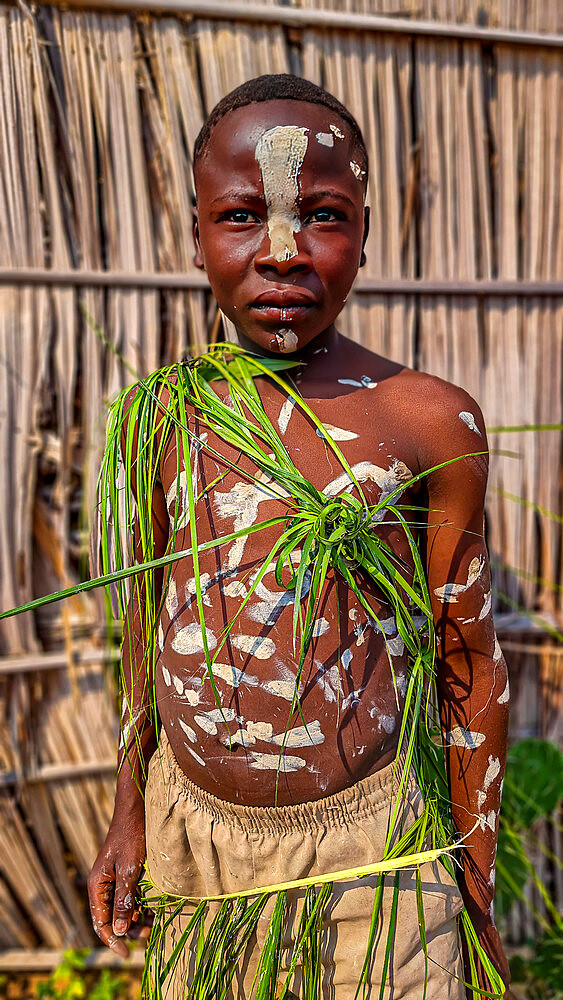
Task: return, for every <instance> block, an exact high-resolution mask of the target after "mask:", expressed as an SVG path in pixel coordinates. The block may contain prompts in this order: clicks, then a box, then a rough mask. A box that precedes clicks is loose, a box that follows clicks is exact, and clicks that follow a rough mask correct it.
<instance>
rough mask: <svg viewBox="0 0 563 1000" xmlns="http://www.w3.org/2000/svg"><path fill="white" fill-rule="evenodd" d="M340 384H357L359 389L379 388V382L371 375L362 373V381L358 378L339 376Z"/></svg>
mask: <svg viewBox="0 0 563 1000" xmlns="http://www.w3.org/2000/svg"><path fill="white" fill-rule="evenodd" d="M338 381H339V383H340V385H355V386H357V388H358V389H377V386H378V383H377V382H374V381H373V379H371V378H370V377H369V375H360V381H359V382H358V380H357V379H356V378H339V379H338Z"/></svg>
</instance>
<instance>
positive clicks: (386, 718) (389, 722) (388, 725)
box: [379, 715, 397, 735]
mask: <svg viewBox="0 0 563 1000" xmlns="http://www.w3.org/2000/svg"><path fill="white" fill-rule="evenodd" d="M396 725H397V720H396V719H394V718H393V716H392V715H381V716H380V717H379V728H380V729H384V730H385V732H386V733H389V735H391V733H392V732H393V731H394V729H395V726H396Z"/></svg>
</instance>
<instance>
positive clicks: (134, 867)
mask: <svg viewBox="0 0 563 1000" xmlns="http://www.w3.org/2000/svg"><path fill="white" fill-rule="evenodd" d="M151 513H152V525H153V539H154V557H155V558H158V557H159V556H162V555H164V553H165V550H166V545H167V541H168V517H167V510H166V500H165V497H164V492H163V490H162V486H161V485H160V483H157V484H156V485H155V489H154V493H153V497H152V508H151ZM134 532H135V558H136V560H137V561H141V560H142V558H143V555H142V548H141V544H140V539H139V531H138V525H135V526H134ZM154 583H155V586H154V595H151V599H152V600H154V601H155V602H157V603H158V601H159V599H160V593H161V590H162V572H160V573H156V574H155V581H154ZM145 601H146V580H145V576H144V574H140V575H139V576H137V577H132V578H131V594H130V598H129V604H128V607H127V613H126V616H125V622H124V630H123V644H122V651H121V653H122V661H121V672H122V673H121V679H122V686H123V703H122V718H121V741H120V746H119V751H118V776H117V786H116V793H115V804H114V812H113V817H112V820H111V823H110V827H109V830H108V833H107V836H106V839H105V841H104V844H103V845H102V848H101V850H100V852H99V854H98V856H97V858H96V861H95V862H94V866H93V868H92V872H91V874H90V877H89V879H88V896H89V901H90V912H91V915H92V922H93V926H94V930H95V932H96V934H97V935H98V937H99V938H100V940H101V941H102V942H103V943H104V944H105V945H107V946H108V947H110V948H112V949H113V950H114V951H115V952H116V953H117V954H119V955H121V956H122V957H125V956H126V955H127V948H126V945H125V942H124V941H123V940H120V938H122V937H123V936H124V935H126V934H128V933H129V932H130V931H131V932H132V933H134V931H135V928H134V927H133V928H132V921H135V920H136V917H137V914H136V911H135V893H136V889H137V885H138V881H139V876H140V873H141V869H142V866H143V863H144V860H145V813H144V794H143V792H144V787H145V781H146V773H147V767H148V762H149V759H150V757H151V755H152V754H153V752H154V750H155V748H156V739H155V730H154V724H153V722H152V720H151V711H150V698H151V689H152V678H151V677H147V666H146V661H145V656H144V653H145V649H146V646H147V641H148V640H149V637H147V636H146V635H145V625H144V623H145Z"/></svg>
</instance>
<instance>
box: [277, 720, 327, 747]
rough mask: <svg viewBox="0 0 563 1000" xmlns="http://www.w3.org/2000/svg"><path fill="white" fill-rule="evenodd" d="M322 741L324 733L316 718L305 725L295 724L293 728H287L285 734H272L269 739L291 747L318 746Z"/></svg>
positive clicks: (279, 744)
mask: <svg viewBox="0 0 563 1000" xmlns="http://www.w3.org/2000/svg"><path fill="white" fill-rule="evenodd" d="M324 741H325V738H324V733H323V732H322V730H321V724H320V722H319V720H318V719H315V721H314V722H310V723H308V725H307V726H296V728H295V729H288V731H287V733H286V734H285V736H284V734H283V733H280V734H279V735H278V736H272V738H271V740H270V742H271V743H276V744H277V745H278V746H279V747H281V746H285V747H291V748H293V749H297V748H298V747H310V746H318V745H319V744H320V743H324Z"/></svg>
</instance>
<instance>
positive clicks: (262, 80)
mask: <svg viewBox="0 0 563 1000" xmlns="http://www.w3.org/2000/svg"><path fill="white" fill-rule="evenodd" d="M264 101H306V102H307V103H309V104H323V105H324V106H325V107H326V108H330V110H331V111H333V112H334V113H335V114H336V115H338V116H339V118H341V119H342V121H344V122H345V123H346V124H347V125H348V127H349V129H350V132H351V139H352V143H353V146H354V151H355V152H356V155H357V156H358V159H359V161H360V163H359V166H360V167H361V169H362V170H364V171H365V174H364V177H363V182H364V185H366V186H367V179H368V169H369V163H368V154H367V149H366V144H365V142H364V137H363V135H362V131H361V129H360V126H359V125H358V123H357V121H356V119H355V118H354V116H353V114H351V112H350V111H348V108H346V107H344V105H343V104H341V103H340V101H339V100H337V99H336V97H334V96H333V95H332V94H329V92H328V90H325V89H324V88H323V87H317V85H316V84H315V83H311V81H310V80H305V79H304V78H303V77H301V76H293V75H292V74H291V73H265V74H264V75H263V76H256V77H254V79H253V80H247V81H246V83H243V84H241V85H240V87H236V88H235V89H234V90H231V92H230V93H229V94H226V95H225V97H222V98H221V100H220V101H219V102H218V104H216V105H215V107H214V108H213V110H212V111H211V112H210V113H209V115H208V116H207V118H206V120H205V121H204V123H203V125H202V127H201V129H200V131H199V133H198V136H197V138H196V141H195V143H194V151H193V161H192V162H193V170H194V174H195V169H196V165H197V163H198V161H199V160H200V159H201V158H202V156H203V155H204V154H205V151H206V149H207V147H208V145H209V140H210V138H211V133H212V131H213V129H214V128H215V126H216V125H217V123H218V122H219V121H220V120H221V118H224V117H225V115H228V114H229V113H230V112H231V111H236V110H237V108H244V107H246V105H248V104H259V103H262V102H264Z"/></svg>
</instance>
